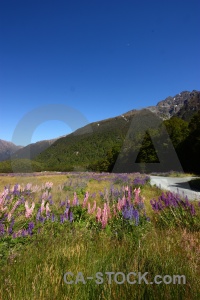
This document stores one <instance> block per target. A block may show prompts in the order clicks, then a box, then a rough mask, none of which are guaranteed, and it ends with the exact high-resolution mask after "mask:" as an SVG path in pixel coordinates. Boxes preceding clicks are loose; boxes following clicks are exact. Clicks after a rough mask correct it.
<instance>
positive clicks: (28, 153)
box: [12, 139, 57, 159]
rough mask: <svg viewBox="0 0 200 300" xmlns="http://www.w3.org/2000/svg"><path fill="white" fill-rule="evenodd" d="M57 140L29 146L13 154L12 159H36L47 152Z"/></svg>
mask: <svg viewBox="0 0 200 300" xmlns="http://www.w3.org/2000/svg"><path fill="white" fill-rule="evenodd" d="M56 140H57V139H52V140H44V141H39V142H36V143H33V144H29V145H27V146H25V147H23V148H21V149H19V150H18V151H16V152H15V153H13V154H12V159H22V158H26V159H34V158H35V157H36V156H37V155H39V154H40V153H42V152H43V151H45V150H46V149H47V148H48V147H49V146H51V145H52V144H53V143H54V142H55V141H56Z"/></svg>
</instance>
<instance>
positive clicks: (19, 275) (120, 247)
mask: <svg viewBox="0 0 200 300" xmlns="http://www.w3.org/2000/svg"><path fill="white" fill-rule="evenodd" d="M30 183H31V184H32V185H30ZM16 184H18V185H16ZM0 195H1V196H0V258H1V261H0V265H1V277H0V299H1V300H4V299H5V300H7V299H10V300H29V299H30V300H43V299H44V300H57V299H64V300H66V299H70V300H71V299H72V300H73V299H78V300H79V299H80V300H82V299H84V300H85V299H91V300H93V299H117V300H118V299H162V298H163V299H200V204H199V203H198V202H197V201H195V202H188V201H187V200H186V199H179V198H178V197H175V196H173V195H172V194H171V193H162V191H161V190H160V189H158V188H156V187H151V186H150V184H149V180H148V177H147V176H146V175H145V174H142V175H141V174H139V173H136V174H105V173H103V174H97V173H65V174H59V173H56V174H54V173H46V174H32V175H31V174H24V175H23V174H18V175H17V176H3V175H2V176H0ZM66 272H71V273H70V274H68V275H66V276H64V275H65V274H66ZM98 272H100V273H99V274H98V276H99V277H96V276H97V275H96V274H97V273H98ZM107 272H113V273H112V274H108V273H107ZM130 272H134V273H135V274H133V273H132V274H130ZM145 273H146V275H145V277H143V279H142V278H140V277H141V276H142V275H144V274H145ZM156 275H159V276H160V277H157V281H158V282H156V280H155V276H156ZM174 275H182V277H181V278H180V282H178V281H176V282H174V283H173V280H174V278H173V276H174ZM87 277H93V279H87ZM64 279H65V280H64ZM184 280H185V282H184ZM65 281H68V282H70V281H73V282H72V283H71V284H68V283H66V282H65Z"/></svg>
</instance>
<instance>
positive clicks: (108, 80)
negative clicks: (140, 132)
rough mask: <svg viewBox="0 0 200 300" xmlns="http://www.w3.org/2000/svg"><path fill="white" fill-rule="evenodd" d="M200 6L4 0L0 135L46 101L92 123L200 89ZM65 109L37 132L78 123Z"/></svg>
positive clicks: (52, 133)
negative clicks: (65, 119)
mask: <svg viewBox="0 0 200 300" xmlns="http://www.w3.org/2000/svg"><path fill="white" fill-rule="evenodd" d="M199 13H200V2H199V0H187V1H186V0H168V1H166V0H162V1H160V0H159V1H158V0H152V1H149V0H145V1H134V0H132V1H129V0H126V1H118V0H115V1H112V0H109V1H108V0H107V1H104V0H101V1H99V0H92V1H87V0H84V1H83V0H82V1H76V0H74V1H67V0H65V1H60V0H58V1H51V0H48V1H43V0H40V1H38V0H34V1H29V0H26V1H21V0H18V1H16V0H15V1H11V0H1V1H0V105H1V106H0V139H4V140H8V141H12V140H13V133H14V131H15V129H16V127H17V125H18V124H19V122H20V121H21V120H22V119H23V118H24V117H25V116H27V114H29V113H30V112H33V113H34V112H35V111H37V109H39V108H40V107H41V106H46V107H47V110H48V105H51V104H62V105H66V107H70V108H72V109H75V110H77V111H79V112H80V113H81V114H82V115H83V116H84V117H85V119H86V120H87V122H89V123H90V122H94V121H98V120H102V119H105V118H109V117H114V116H116V115H120V114H122V113H124V112H126V111H129V110H131V109H135V108H136V109H137V108H142V107H146V106H150V105H155V104H156V103H157V102H158V101H160V100H162V99H165V98H166V97H168V96H174V95H176V94H178V93H179V92H181V91H184V90H189V91H192V90H193V89H195V90H200V76H199V70H200V56H199V53H200V27H199ZM66 115H67V113H66ZM76 117H77V115H76V114H75V115H74V118H76ZM56 118H57V117H56V116H55V120H47V119H48V117H47V118H46V119H45V117H44V122H42V123H40V124H39V125H38V126H37V127H36V128H35V130H34V132H33V135H32V136H31V141H32V142H35V141H38V140H42V139H49V138H54V137H58V136H61V135H64V134H67V133H70V132H71V131H72V129H71V128H70V126H69V124H67V122H66V123H64V122H63V121H61V120H57V119H56ZM77 118H78V117H77ZM28 126H29V124H28V123H26V124H24V128H23V130H22V132H21V137H22V139H21V141H20V143H21V144H23V143H24V144H25V141H24V142H23V135H25V132H26V128H27V127H28ZM77 127H79V122H78V121H77Z"/></svg>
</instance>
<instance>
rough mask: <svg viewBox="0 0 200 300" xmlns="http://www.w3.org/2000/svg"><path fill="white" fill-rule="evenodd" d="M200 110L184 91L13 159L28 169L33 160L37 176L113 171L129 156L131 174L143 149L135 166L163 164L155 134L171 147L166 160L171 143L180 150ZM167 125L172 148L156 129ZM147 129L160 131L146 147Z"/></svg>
mask: <svg viewBox="0 0 200 300" xmlns="http://www.w3.org/2000/svg"><path fill="white" fill-rule="evenodd" d="M199 110H200V92H199V91H196V90H193V91H192V92H189V91H184V92H181V93H179V94H177V95H175V96H174V97H171V96H170V97H167V98H166V99H165V100H161V101H159V102H158V103H157V105H156V106H149V107H147V108H146V109H142V110H136V109H133V110H131V111H128V112H126V113H124V114H122V115H120V116H116V117H114V118H108V119H105V120H102V121H97V122H93V123H90V124H88V125H86V126H84V127H82V128H79V129H77V130H76V131H75V132H73V133H71V134H68V135H67V136H64V137H60V138H57V139H54V140H46V141H40V142H37V143H34V144H30V145H28V146H26V147H23V148H21V149H19V150H17V151H16V152H15V153H14V154H12V159H16V165H17V166H18V165H21V164H22V161H21V160H23V159H32V164H34V168H35V170H50V171H85V170H89V171H90V170H92V171H112V168H113V166H114V165H115V162H116V159H117V157H118V156H119V154H121V153H122V152H123V158H122V160H121V161H122V163H121V166H122V165H123V163H126V165H127V170H128V169H129V166H128V165H131V164H132V161H131V160H132V157H133V154H134V155H136V153H138V149H140V148H141V147H142V152H140V153H139V154H138V156H137V157H136V156H135V158H136V160H135V161H137V162H150V163H152V162H159V159H158V157H157V150H155V149H154V146H153V144H152V140H151V136H152V134H153V136H154V138H155V140H156V143H157V145H159V144H162V145H164V146H165V149H164V150H163V153H164V154H163V155H165V159H166V158H167V156H170V155H169V147H170V143H169V141H170V139H171V141H172V142H173V145H174V147H178V145H180V143H182V142H183V141H184V139H186V138H187V136H188V135H189V129H188V122H187V121H190V119H191V118H192V116H193V115H194V113H195V112H197V111H199ZM133 120H134V122H133ZM159 120H160V121H159ZM163 120H164V123H166V128H167V131H168V130H169V131H168V133H169V135H170V139H168V141H167V143H166V140H164V135H163V134H164V132H163V131H162V130H160V129H159V128H158V126H157V125H156V124H159V122H160V123H161V121H163ZM133 123H134V126H133ZM143 125H144V126H143ZM145 126H146V129H145V130H146V131H149V130H151V128H153V127H154V131H152V132H151V134H150V135H148V134H146V135H145V138H144V136H143V138H144V141H143V142H142V141H141V138H142V137H141V136H142V135H141V131H142V130H143V129H142V128H143V127H144V128H145ZM155 128H156V130H155ZM135 132H137V136H136V135H135ZM143 132H144V130H143ZM132 137H134V138H132ZM125 141H126V142H125ZM160 141H162V143H161V142H160ZM160 149H161V148H160ZM182 149H183V148H180V147H179V151H180V152H182V151H183V150H182ZM160 151H161V150H160ZM161 152H162V151H161ZM166 161H167V159H166ZM27 164H28V161H26V162H25V161H24V167H23V170H24V169H26V165H27ZM169 167H170V164H167V165H166V169H167V168H169ZM17 168H18V167H17ZM8 169H9V170H12V167H11V165H10V164H9V162H5V163H4V165H2V166H1V165H0V170H8ZM130 171H132V169H131V168H130ZM134 171H135V169H134ZM3 172H4V171H3Z"/></svg>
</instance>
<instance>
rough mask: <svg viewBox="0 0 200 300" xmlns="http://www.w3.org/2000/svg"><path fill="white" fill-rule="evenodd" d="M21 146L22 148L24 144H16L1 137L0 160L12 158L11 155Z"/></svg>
mask: <svg viewBox="0 0 200 300" xmlns="http://www.w3.org/2000/svg"><path fill="white" fill-rule="evenodd" d="M20 148H22V146H16V145H15V144H13V143H11V142H7V141H4V140H1V139H0V161H3V160H8V159H10V157H11V155H12V154H13V153H14V152H16V151H17V150H19V149H20Z"/></svg>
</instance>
